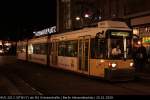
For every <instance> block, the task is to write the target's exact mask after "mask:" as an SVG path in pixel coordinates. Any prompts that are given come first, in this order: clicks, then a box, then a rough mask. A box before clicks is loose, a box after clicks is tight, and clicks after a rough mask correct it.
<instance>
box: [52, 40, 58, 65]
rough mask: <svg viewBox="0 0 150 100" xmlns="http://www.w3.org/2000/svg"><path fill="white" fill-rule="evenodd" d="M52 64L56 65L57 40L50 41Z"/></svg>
mask: <svg viewBox="0 0 150 100" xmlns="http://www.w3.org/2000/svg"><path fill="white" fill-rule="evenodd" d="M51 53H52V64H53V65H57V56H58V42H53V43H52V52H51Z"/></svg>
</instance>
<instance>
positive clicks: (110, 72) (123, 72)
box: [104, 68, 135, 81]
mask: <svg viewBox="0 0 150 100" xmlns="http://www.w3.org/2000/svg"><path fill="white" fill-rule="evenodd" d="M134 77H135V70H134V69H132V68H131V69H110V68H105V74H104V78H105V79H106V80H109V81H127V80H134Z"/></svg>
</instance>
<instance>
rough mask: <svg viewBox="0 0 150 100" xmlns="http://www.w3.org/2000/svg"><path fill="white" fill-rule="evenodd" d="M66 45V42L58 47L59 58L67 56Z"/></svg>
mask: <svg viewBox="0 0 150 100" xmlns="http://www.w3.org/2000/svg"><path fill="white" fill-rule="evenodd" d="M65 51H66V44H65V42H60V43H59V45H58V56H65V53H66V52H65Z"/></svg>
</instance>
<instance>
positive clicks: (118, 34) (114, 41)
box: [108, 30, 132, 59]
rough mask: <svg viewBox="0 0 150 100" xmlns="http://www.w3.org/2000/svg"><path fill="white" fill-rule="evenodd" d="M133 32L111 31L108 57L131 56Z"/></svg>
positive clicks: (123, 57) (127, 57)
mask: <svg viewBox="0 0 150 100" xmlns="http://www.w3.org/2000/svg"><path fill="white" fill-rule="evenodd" d="M131 39H132V38H131V32H128V31H115V30H111V31H109V37H108V58H110V59H129V58H131V56H132V54H131V48H132V46H131Z"/></svg>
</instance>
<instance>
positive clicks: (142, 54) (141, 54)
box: [136, 44, 147, 72]
mask: <svg viewBox="0 0 150 100" xmlns="http://www.w3.org/2000/svg"><path fill="white" fill-rule="evenodd" d="M136 56H137V61H136V63H137V64H136V65H137V66H136V67H137V71H138V72H142V71H143V69H144V67H145V64H146V62H147V53H146V48H145V47H144V46H143V45H142V44H141V46H140V47H139V48H138V50H137V53H136Z"/></svg>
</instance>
